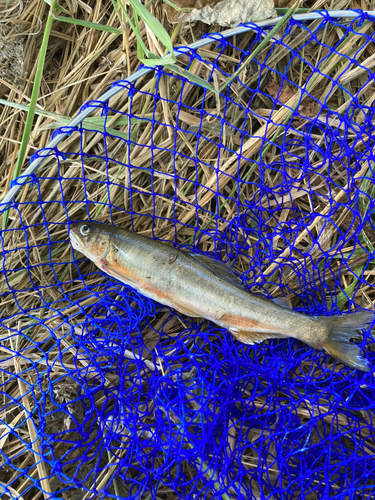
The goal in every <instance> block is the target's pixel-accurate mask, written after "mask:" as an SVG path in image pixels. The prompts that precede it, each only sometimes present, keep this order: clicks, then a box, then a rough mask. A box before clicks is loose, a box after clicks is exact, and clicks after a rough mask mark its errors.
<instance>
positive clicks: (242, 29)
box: [0, 10, 375, 208]
mask: <svg viewBox="0 0 375 500" xmlns="http://www.w3.org/2000/svg"><path fill="white" fill-rule="evenodd" d="M359 12H362V14H364V15H369V16H373V17H375V11H372V10H364V11H358V10H342V11H340V10H324V11H321V12H309V13H307V14H295V15H293V16H292V17H291V19H294V20H295V21H315V20H316V19H323V18H324V17H326V16H327V15H328V16H329V17H333V18H340V19H352V18H355V17H358V15H359ZM282 18H283V16H278V17H274V18H272V19H267V20H266V21H261V22H259V23H247V24H246V25H239V26H237V27H235V28H230V29H228V30H225V31H223V32H220V33H210V37H207V38H201V39H200V40H197V41H196V42H193V43H191V44H189V45H187V46H184V47H176V50H174V52H173V53H174V55H175V57H176V58H177V57H179V56H181V55H183V54H186V53H188V52H190V51H191V50H197V49H200V48H202V47H204V46H205V45H208V44H209V43H212V41H213V40H217V41H218V42H220V41H221V40H222V38H229V37H231V36H235V35H240V34H243V33H246V32H248V31H251V30H252V29H254V27H257V28H268V27H271V26H275V25H276V24H277V23H278V22H279V21H280V20H281V19H282ZM169 56H170V53H167V54H166V55H165V56H164V57H163V59H164V58H167V57H169ZM154 70H155V67H150V66H142V67H141V68H140V69H139V70H138V71H136V72H135V73H133V74H132V75H130V76H129V77H128V78H126V79H124V80H122V82H123V83H124V84H131V83H134V82H135V81H136V80H138V78H140V77H142V76H145V75H147V74H148V73H150V72H151V71H154ZM120 91H123V92H125V95H126V93H127V89H126V88H125V87H124V86H113V85H112V86H111V88H110V89H109V90H107V91H106V92H104V93H103V94H102V95H101V96H99V97H98V98H97V100H99V101H104V102H105V101H109V99H111V98H112V97H114V96H115V95H116V94H118V93H119V92H120ZM94 109H95V108H92V107H87V108H85V109H84V110H82V111H81V112H80V113H78V115H77V116H76V117H75V118H73V119H72V120H71V121H70V122H69V124H68V125H67V126H66V128H70V127H76V126H77V125H79V124H80V123H81V122H82V121H83V120H84V119H85V118H87V117H88V116H89V115H90V114H91V113H92V112H93V111H94ZM67 136H68V133H66V132H62V133H61V134H58V135H56V136H55V137H54V138H53V139H52V140H51V141H50V142H49V143H48V144H47V145H46V146H45V149H53V148H55V147H56V146H57V145H58V144H59V143H60V142H61V141H63V140H64V139H65V138H66V137H67ZM44 159H45V158H43V157H38V158H35V160H34V161H32V162H31V163H30V165H29V166H28V167H27V169H26V170H25V171H24V173H23V174H22V177H28V176H31V175H32V174H33V172H34V171H35V170H36V169H37V168H38V166H39V165H40V164H41V163H42V162H43V160H44ZM21 187H22V184H15V185H14V186H11V187H10V188H9V190H8V192H7V193H6V194H5V196H4V197H3V199H2V200H0V204H1V205H5V204H7V203H8V204H11V203H12V200H13V198H14V197H15V196H16V194H17V193H18V191H19V190H20V188H21ZM9 208H10V207H9Z"/></svg>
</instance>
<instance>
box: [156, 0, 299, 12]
mask: <svg viewBox="0 0 375 500" xmlns="http://www.w3.org/2000/svg"><path fill="white" fill-rule="evenodd" d="M163 2H164V3H166V4H167V5H170V6H171V7H172V9H174V10H177V12H191V11H192V10H193V9H181V7H178V6H177V5H175V4H174V3H172V2H170V0H163ZM276 10H277V9H276ZM306 10H308V9H306Z"/></svg>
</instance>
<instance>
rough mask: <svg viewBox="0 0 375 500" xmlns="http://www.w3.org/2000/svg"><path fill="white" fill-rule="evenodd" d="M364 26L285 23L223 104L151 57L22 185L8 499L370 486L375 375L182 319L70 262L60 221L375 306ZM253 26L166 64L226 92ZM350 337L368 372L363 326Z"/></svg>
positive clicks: (333, 492)
mask: <svg viewBox="0 0 375 500" xmlns="http://www.w3.org/2000/svg"><path fill="white" fill-rule="evenodd" d="M373 23H374V19H373V18H372V17H371V16H369V15H368V14H364V13H361V12H358V15H357V17H355V18H354V19H351V20H347V21H345V20H340V19H337V18H335V17H331V16H330V15H329V14H328V13H323V15H322V18H320V19H318V20H315V21H312V22H302V21H298V20H295V19H294V20H291V21H290V22H289V24H288V26H287V28H286V30H285V33H284V34H283V35H282V36H281V37H280V38H279V39H277V40H274V41H273V42H271V43H269V44H268V45H267V47H266V49H265V50H264V51H263V52H261V53H260V54H258V56H257V59H256V60H254V61H253V62H252V63H251V65H249V66H248V67H247V69H246V70H245V71H244V72H243V73H241V74H240V75H239V78H238V79H236V80H235V81H234V82H233V83H232V84H231V85H230V86H229V87H228V88H226V89H225V90H223V91H222V93H221V94H220V95H218V94H217V95H215V94H214V93H212V92H210V91H209V90H208V89H203V88H201V87H198V86H197V85H195V84H192V83H189V82H188V81H187V80H186V79H184V78H183V77H180V76H175V75H172V74H168V71H167V70H163V69H161V68H157V69H156V70H152V71H151V72H150V73H149V74H148V75H146V76H144V77H142V78H141V79H139V81H137V82H136V83H135V84H129V83H128V82H127V81H119V82H117V83H115V84H114V85H116V86H121V87H123V91H122V92H120V93H118V94H117V96H116V97H114V98H113V99H111V101H110V102H102V101H95V102H88V103H86V105H85V106H86V107H91V108H95V109H94V111H95V112H96V113H95V112H94V113H93V115H91V117H89V118H86V119H85V121H84V122H83V123H82V124H81V125H79V126H76V127H70V128H69V127H68V128H67V127H65V128H63V129H60V130H57V132H56V134H61V133H63V132H69V136H68V138H67V139H66V140H65V141H64V142H62V143H61V145H59V146H58V147H55V148H53V149H44V150H41V151H39V152H38V153H37V156H43V157H45V159H46V160H45V163H44V164H43V166H42V167H40V168H39V169H38V170H37V172H36V173H35V174H33V175H32V176H31V177H22V176H21V177H19V178H18V179H17V180H16V181H15V183H17V184H20V185H21V186H22V187H21V189H20V191H19V194H18V195H17V196H16V198H15V200H14V201H13V202H12V207H11V210H10V211H9V221H8V224H7V227H6V229H3V230H2V231H1V233H0V234H1V240H0V241H1V245H2V260H1V268H2V276H1V277H0V297H1V305H0V318H1V326H2V329H1V348H2V349H1V350H2V352H1V364H0V369H1V405H2V406H1V410H2V420H1V436H0V445H1V446H0V450H1V455H2V459H1V460H2V463H1V466H0V485H1V486H0V496H1V497H4V498H9V497H10V498H20V499H21V498H22V499H24V500H28V499H31V498H37V497H38V498H41V496H42V497H44V498H64V499H82V498H103V499H109V498H129V499H141V498H142V499H156V498H159V499H164V498H165V499H166V498H183V499H206V498H207V499H214V498H215V499H226V500H228V499H275V500H276V499H277V500H278V499H283V500H286V499H295V498H301V499H309V500H310V499H315V498H328V497H329V498H335V499H341V500H344V499H345V500H346V499H356V500H357V499H365V498H371V495H372V494H373V491H374V488H375V460H374V454H375V444H374V438H375V421H374V405H375V403H374V401H375V383H374V377H373V372H370V373H363V372H360V371H357V370H355V369H351V368H349V367H347V366H344V365H343V364H342V363H340V362H338V361H334V360H333V359H332V358H330V357H329V356H328V355H327V354H326V353H324V352H322V351H316V350H314V349H312V348H309V347H307V346H306V345H304V344H302V343H300V342H298V341H296V340H293V339H283V340H270V341H266V342H263V343H261V344H259V345H254V346H246V345H244V344H241V343H239V342H238V341H236V340H234V339H233V338H232V336H231V335H230V334H229V333H228V332H227V331H225V330H223V329H220V328H218V327H216V326H215V325H213V324H210V323H209V322H207V321H201V320H199V319H197V320H192V319H190V318H187V317H185V316H182V315H179V314H176V313H175V312H174V311H173V310H169V309H167V308H165V307H162V306H160V305H159V304H157V303H155V302H153V301H152V300H149V299H147V298H145V297H143V296H141V295H139V294H138V293H137V292H136V291H134V290H133V289H132V288H130V287H129V286H124V285H123V284H122V283H120V282H118V281H117V280H115V279H113V278H111V277H109V276H108V275H106V274H104V273H102V272H101V271H100V270H98V269H97V268H96V267H95V266H94V265H93V264H92V263H91V262H89V261H88V260H87V259H85V258H83V256H82V255H81V254H79V253H77V252H76V253H73V252H72V248H71V247H70V244H69V240H68V235H67V228H66V224H67V223H69V222H70V221H76V220H82V219H86V218H89V219H92V220H97V221H102V222H112V223H114V224H116V225H119V226H122V227H126V228H131V229H133V230H134V231H137V232H139V233H142V234H144V235H147V236H151V237H153V238H158V239H160V240H162V241H166V242H171V243H173V244H175V245H178V246H179V247H181V248H189V249H194V250H197V251H199V252H202V253H205V254H207V255H211V256H213V257H215V258H217V259H221V260H223V261H227V262H229V263H230V264H233V268H234V270H235V271H236V272H237V273H238V274H239V276H240V277H241V278H242V280H243V283H244V285H245V286H246V287H247V288H248V290H249V291H251V292H253V293H262V294H264V295H266V296H268V297H278V296H282V295H283V296H285V297H288V298H289V299H290V300H291V302H292V304H293V307H294V308H295V309H296V310H298V311H302V312H304V313H306V314H323V315H333V314H337V313H338V312H339V311H342V312H348V311H353V310H359V309H366V308H367V309H372V307H373V306H372V304H373V300H374V289H373V284H374V273H375V267H374V247H373V242H374V240H375V238H374V235H375V232H374V230H375V228H374V222H373V221H374V219H373V214H374V208H375V201H374V194H375V186H374V160H375V157H374V111H375V108H374V106H373V94H374V76H375V74H374V72H373V64H372V62H371V61H372V59H371V57H373V56H372V54H373V50H374V37H375V34H374V29H373V26H374V24H373ZM266 31H267V30H265V29H263V30H262V29H261V28H259V27H256V26H254V25H252V26H251V30H249V31H248V32H246V33H244V34H243V35H241V36H237V37H234V38H231V39H225V38H224V37H222V38H221V40H220V41H219V42H218V41H217V39H215V38H214V36H213V35H209V36H208V44H207V45H206V46H205V47H203V48H202V49H200V50H196V51H194V50H190V51H189V52H188V53H187V54H186V55H184V56H181V58H180V59H179V60H180V63H181V64H182V66H183V67H189V68H190V71H195V72H196V73H197V74H199V75H200V76H201V77H205V78H206V79H207V80H208V81H210V83H211V84H212V85H214V86H215V87H217V88H218V87H219V86H221V85H222V84H223V83H224V82H225V79H226V78H228V77H229V76H230V75H232V74H233V73H234V71H235V70H236V69H237V68H238V67H239V66H240V64H241V63H242V62H243V61H244V60H246V57H248V55H249V54H250V53H251V52H252V50H253V49H254V47H255V46H256V45H257V44H258V43H259V41H260V40H261V39H262V35H263V34H264V32H266ZM216 36H217V35H216ZM368 58H370V59H368ZM296 82H298V84H297V83H296ZM8 208H9V205H2V206H1V210H2V212H3V213H5V211H6V210H7V209H8ZM357 342H358V341H357ZM360 346H361V348H362V349H363V350H364V356H365V357H366V358H367V359H368V360H369V362H370V363H371V364H372V365H373V366H375V353H374V338H373V336H372V335H371V333H370V329H368V331H367V332H364V335H363V340H361V341H360Z"/></svg>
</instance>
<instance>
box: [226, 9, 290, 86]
mask: <svg viewBox="0 0 375 500" xmlns="http://www.w3.org/2000/svg"><path fill="white" fill-rule="evenodd" d="M297 5H298V4H296V5H294V7H292V8H291V9H288V11H287V13H286V14H285V16H283V17H282V18H281V19H280V21H279V22H278V23H277V24H276V26H275V27H274V28H272V30H271V31H270V32H269V33H268V35H267V36H266V37H265V38H264V39H263V40H262V41H261V42H260V44H259V45H258V47H257V48H256V49H255V50H253V52H252V53H251V54H250V55H249V57H248V58H247V59H246V61H244V62H243V63H242V64H241V66H240V67H239V68H238V70H237V71H236V72H235V73H234V74H233V75H232V76H231V77H230V78H229V80H228V81H227V82H225V83H224V85H223V86H222V87H221V88H220V92H222V91H223V90H224V89H225V88H226V87H227V86H228V85H230V83H231V82H233V80H234V79H235V78H237V76H238V75H239V74H240V73H241V71H243V70H244V69H245V68H246V66H247V65H248V64H250V62H251V61H252V60H253V59H254V57H255V56H256V55H257V54H258V53H259V52H260V51H261V50H262V49H263V47H264V46H265V45H266V44H267V43H268V42H269V41H270V40H271V38H273V37H274V36H275V35H276V34H277V33H278V32H279V31H280V30H281V29H282V28H283V27H284V26H285V25H286V23H287V22H288V21H289V19H290V18H291V17H292V15H293V14H294V13H295V11H296V9H297Z"/></svg>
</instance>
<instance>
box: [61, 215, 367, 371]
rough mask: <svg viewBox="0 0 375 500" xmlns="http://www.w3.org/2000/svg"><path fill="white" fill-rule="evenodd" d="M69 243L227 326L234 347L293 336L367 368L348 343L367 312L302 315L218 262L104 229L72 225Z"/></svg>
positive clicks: (131, 280) (119, 275)
mask: <svg viewBox="0 0 375 500" xmlns="http://www.w3.org/2000/svg"><path fill="white" fill-rule="evenodd" d="M69 238H70V242H71V245H72V247H73V248H74V249H75V250H77V251H79V252H81V253H82V254H83V255H85V256H86V257H87V258H88V259H90V260H91V261H92V262H93V263H94V264H95V265H96V266H97V267H98V268H99V269H101V270H102V271H104V272H105V273H107V274H109V275H110V276H112V277H113V278H116V279H118V280H120V281H121V282H122V283H125V284H126V285H130V286H131V287H132V288H134V289H135V290H137V291H138V292H139V293H141V294H142V295H144V296H146V297H149V298H150V299H153V300H155V301H157V302H159V303H161V304H163V305H165V306H168V307H171V308H173V309H175V310H177V311H178V312H180V313H182V314H186V315H187V316H190V317H200V318H205V319H207V320H209V321H212V322H213V323H215V324H216V325H218V326H219V327H221V328H226V329H227V330H228V331H229V332H230V333H231V334H232V335H233V336H234V337H235V338H236V339H238V340H239V341H240V342H243V343H245V344H256V343H259V342H263V341H264V340H266V339H274V338H287V337H291V338H294V339H298V340H300V341H302V342H304V343H305V344H307V345H309V346H311V347H313V348H314V349H323V350H324V351H326V352H327V353H328V354H329V355H331V356H332V357H334V358H335V359H338V360H340V361H341V362H343V363H344V364H346V365H348V366H350V367H353V368H356V369H358V370H361V371H370V370H371V366H370V364H369V362H368V361H367V360H366V359H365V358H364V357H362V356H361V353H360V349H359V347H358V346H357V345H356V344H355V343H352V342H350V339H352V338H360V337H361V335H360V334H359V333H358V330H361V329H363V328H364V327H365V325H366V324H368V323H371V322H372V320H373V317H374V312H373V311H368V310H366V311H361V312H358V313H352V314H346V315H343V316H308V315H305V314H302V313H300V312H297V311H294V310H293V309H292V308H291V305H290V303H289V302H288V301H286V300H285V299H284V300H280V299H278V298H277V299H268V298H266V297H263V296H259V295H255V294H251V293H249V292H248V291H247V290H246V288H245V287H244V286H243V284H242V282H241V280H240V279H239V277H238V276H237V275H235V274H234V272H233V271H232V269H231V268H230V267H229V266H228V265H227V264H225V263H223V262H221V261H219V260H216V259H213V258H211V257H208V256H206V255H202V254H200V253H194V252H189V251H186V250H180V249H177V248H174V247H172V246H169V245H168V244H166V243H163V242H161V241H158V240H154V239H152V238H148V237H146V236H143V235H140V234H138V233H136V232H134V231H129V230H126V229H122V228H119V227H116V226H112V225H108V224H103V223H97V222H92V221H81V222H74V223H70V224H69Z"/></svg>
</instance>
